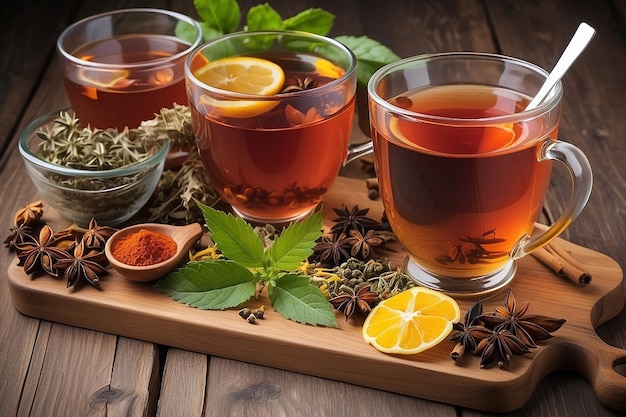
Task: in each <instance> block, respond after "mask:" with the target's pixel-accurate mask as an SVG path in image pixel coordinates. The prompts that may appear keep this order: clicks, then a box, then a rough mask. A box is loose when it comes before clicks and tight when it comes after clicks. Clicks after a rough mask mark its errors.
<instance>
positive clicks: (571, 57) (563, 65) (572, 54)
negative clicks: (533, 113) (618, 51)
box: [526, 22, 596, 110]
mask: <svg viewBox="0 0 626 417" xmlns="http://www.w3.org/2000/svg"><path fill="white" fill-rule="evenodd" d="M595 33H596V30H595V29H594V28H592V27H591V26H589V25H588V24H587V23H585V22H583V23H581V24H580V25H579V26H578V29H577V30H576V33H574V36H573V37H572V40H570V42H569V44H568V45H567V48H565V51H563V54H562V55H561V57H560V58H559V60H558V62H557V63H556V65H555V66H554V68H553V69H552V72H551V73H550V74H549V75H548V78H546V81H545V82H544V83H543V85H542V86H541V88H540V89H539V92H538V93H537V95H535V98H533V99H532V101H531V102H530V103H528V106H527V107H526V110H531V109H534V108H535V107H537V106H538V105H539V104H541V102H542V101H543V100H544V99H545V98H546V96H547V95H548V93H549V92H550V90H552V87H554V85H555V84H556V83H557V82H559V80H560V79H561V77H563V75H564V74H565V72H566V71H567V70H568V69H569V67H570V66H571V65H572V64H573V63H574V61H576V58H578V56H579V55H580V54H581V53H582V52H583V51H584V50H585V48H586V47H587V45H588V44H589V42H590V41H591V39H592V38H593V35H595Z"/></svg>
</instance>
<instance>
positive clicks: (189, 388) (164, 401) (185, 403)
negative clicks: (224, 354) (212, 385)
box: [157, 348, 209, 417]
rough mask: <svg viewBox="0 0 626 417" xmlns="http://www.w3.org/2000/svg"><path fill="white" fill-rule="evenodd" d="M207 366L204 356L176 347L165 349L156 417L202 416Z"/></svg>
mask: <svg viewBox="0 0 626 417" xmlns="http://www.w3.org/2000/svg"><path fill="white" fill-rule="evenodd" d="M208 365H209V357H208V356H207V355H203V354H200V353H194V352H189V351H187V350H181V349H175V348H169V349H167V358H166V360H165V368H164V370H163V378H162V382H161V392H160V399H159V408H158V411H157V416H158V417H183V416H189V417H191V416H201V415H202V413H203V410H204V403H205V395H206V385H207V372H208Z"/></svg>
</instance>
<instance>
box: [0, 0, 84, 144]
mask: <svg viewBox="0 0 626 417" xmlns="http://www.w3.org/2000/svg"><path fill="white" fill-rule="evenodd" d="M75 3H76V2H75V1H74V0H72V1H66V2H63V7H59V3H58V2H39V3H37V5H36V6H35V7H34V8H33V7H32V6H31V7H24V5H23V4H21V3H20V2H13V1H5V2H2V5H1V6H0V45H2V53H1V54H0V155H2V154H4V153H5V152H6V150H7V149H10V148H11V138H12V135H13V133H14V132H16V129H17V127H18V124H19V122H20V120H21V118H22V112H23V110H24V109H25V108H26V106H27V104H28V101H29V100H30V97H31V95H32V94H34V92H35V89H36V88H37V86H38V84H39V78H40V77H41V75H42V74H43V71H44V69H45V67H46V66H47V64H48V61H49V60H50V58H51V57H52V56H54V44H55V40H56V36H57V35H58V34H59V33H60V32H61V30H62V29H63V27H64V26H65V25H66V24H67V22H68V21H69V19H70V13H71V11H72V9H73V8H74V5H75ZM35 14H36V15H35ZM40 16H41V18H39V17H40ZM44 16H45V18H44Z"/></svg>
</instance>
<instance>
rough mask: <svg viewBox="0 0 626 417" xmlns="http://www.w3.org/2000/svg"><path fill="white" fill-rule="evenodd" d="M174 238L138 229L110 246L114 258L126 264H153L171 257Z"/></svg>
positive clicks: (175, 247)
mask: <svg viewBox="0 0 626 417" xmlns="http://www.w3.org/2000/svg"><path fill="white" fill-rule="evenodd" d="M176 249H177V245H176V242H175V241H174V239H172V238H171V237H169V236H166V235H164V234H161V233H156V232H151V231H149V230H145V229H139V231H138V232H135V233H131V234H129V235H127V236H124V237H122V238H120V239H118V240H117V241H116V242H115V243H114V244H113V246H112V247H111V254H112V255H113V257H114V258H115V259H117V260H118V261H120V262H123V263H125V264H127V265H133V266H145V265H154V264H158V263H160V262H163V261H165V260H166V259H169V258H171V257H172V256H174V254H175V253H176Z"/></svg>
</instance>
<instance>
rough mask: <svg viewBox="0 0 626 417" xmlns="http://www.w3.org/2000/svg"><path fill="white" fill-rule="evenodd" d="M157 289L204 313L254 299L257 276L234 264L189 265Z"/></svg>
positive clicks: (158, 283)
mask: <svg viewBox="0 0 626 417" xmlns="http://www.w3.org/2000/svg"><path fill="white" fill-rule="evenodd" d="M155 287H156V288H157V289H158V290H159V291H161V292H164V293H166V294H167V295H169V296H170V297H171V298H172V299H174V300H176V301H178V302H179V303H182V304H189V305H190V306H192V307H196V308H199V309H201V310H224V309H226V308H231V307H236V306H238V305H240V304H241V303H243V302H245V301H247V300H249V299H250V297H252V296H254V293H255V291H256V279H255V276H254V274H253V273H252V272H250V270H249V269H248V268H245V267H243V266H241V265H239V264H237V263H235V262H233V261H229V260H225V259H217V260H212V261H195V262H189V263H187V264H186V265H185V266H183V267H181V268H179V269H177V270H176V271H174V272H172V273H170V274H168V275H167V276H166V277H165V278H163V279H161V280H159V281H158V282H157V283H156V284H155Z"/></svg>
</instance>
